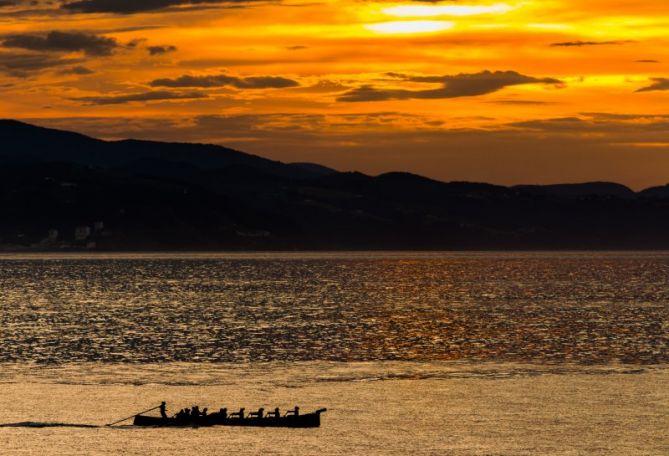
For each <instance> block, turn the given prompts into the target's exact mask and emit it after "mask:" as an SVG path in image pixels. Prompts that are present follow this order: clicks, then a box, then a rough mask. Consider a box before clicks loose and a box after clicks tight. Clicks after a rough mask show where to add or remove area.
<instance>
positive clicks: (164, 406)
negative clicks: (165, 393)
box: [160, 401, 167, 420]
mask: <svg viewBox="0 0 669 456" xmlns="http://www.w3.org/2000/svg"><path fill="white" fill-rule="evenodd" d="M160 416H161V417H163V419H164V420H166V419H167V404H166V403H165V401H163V402H161V403H160Z"/></svg>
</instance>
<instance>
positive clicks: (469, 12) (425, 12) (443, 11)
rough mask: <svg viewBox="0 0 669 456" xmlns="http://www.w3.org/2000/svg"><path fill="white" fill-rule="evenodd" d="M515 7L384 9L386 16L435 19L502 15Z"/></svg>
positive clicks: (396, 7)
mask: <svg viewBox="0 0 669 456" xmlns="http://www.w3.org/2000/svg"><path fill="white" fill-rule="evenodd" d="M514 9H515V7H513V6H511V5H508V4H506V3H497V4H494V5H489V6H483V5H478V6H468V5H399V6H393V7H390V8H384V9H383V12H384V13H385V14H387V15H388V16H396V17H436V16H475V15H479V14H503V13H508V12H509V11H513V10H514Z"/></svg>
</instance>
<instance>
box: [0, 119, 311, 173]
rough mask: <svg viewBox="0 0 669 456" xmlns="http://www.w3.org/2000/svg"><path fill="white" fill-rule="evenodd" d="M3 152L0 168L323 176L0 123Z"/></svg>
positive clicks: (213, 150)
mask: <svg viewBox="0 0 669 456" xmlns="http://www.w3.org/2000/svg"><path fill="white" fill-rule="evenodd" d="M0 137H1V138H2V141H3V153H1V154H0V163H1V162H5V163H7V162H9V163H36V162H66V163H76V164H80V165H89V166H98V167H124V166H127V165H128V164H130V163H132V162H135V163H137V162H138V161H143V162H144V164H145V165H146V166H147V167H149V166H150V162H151V160H155V161H156V165H157V166H160V165H159V162H162V163H163V164H164V163H165V162H173V163H182V164H187V165H191V166H196V167H199V168H203V169H211V168H225V167H228V166H240V165H241V166H247V167H251V168H255V169H257V170H259V171H262V172H264V173H267V174H275V175H280V176H287V177H310V176H315V175H322V173H323V172H322V170H318V171H311V170H309V169H308V168H307V167H297V166H292V165H286V164H284V163H281V162H277V161H272V160H267V159H265V158H261V157H258V156H256V155H251V154H246V153H244V152H239V151H236V150H233V149H228V148H226V147H222V146H216V145H210V144H190V143H164V142H155V141H139V140H134V139H129V140H123V141H101V140H99V139H93V138H90V137H88V136H84V135H81V134H78V133H71V132H66V131H61V130H54V129H49V128H42V127H36V126H33V125H29V124H25V123H22V122H17V121H15V120H0Z"/></svg>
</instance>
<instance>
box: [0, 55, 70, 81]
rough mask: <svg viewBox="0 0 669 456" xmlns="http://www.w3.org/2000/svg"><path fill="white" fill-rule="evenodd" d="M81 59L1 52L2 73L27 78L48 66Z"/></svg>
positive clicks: (51, 66)
mask: <svg viewBox="0 0 669 456" xmlns="http://www.w3.org/2000/svg"><path fill="white" fill-rule="evenodd" d="M80 62H81V59H63V58H60V57H56V56H53V55H47V54H8V53H0V73H6V74H9V75H10V76H14V77H20V78H25V77H28V76H32V75H34V74H35V73H37V72H39V71H42V70H45V69H47V68H53V67H58V66H62V65H73V64H77V63H80Z"/></svg>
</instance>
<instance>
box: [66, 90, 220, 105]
mask: <svg viewBox="0 0 669 456" xmlns="http://www.w3.org/2000/svg"><path fill="white" fill-rule="evenodd" d="M199 98H208V96H207V95H206V94H203V93H200V92H187V93H181V92H168V91H164V90H162V91H161V90H159V91H153V92H141V93H133V94H129V95H117V96H107V97H79V98H74V100H76V101H83V102H85V103H88V104H92V105H115V104H124V103H132V102H142V101H162V100H191V99H199Z"/></svg>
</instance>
